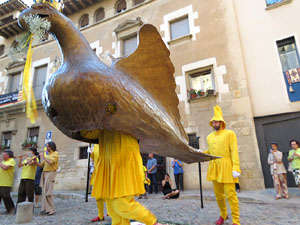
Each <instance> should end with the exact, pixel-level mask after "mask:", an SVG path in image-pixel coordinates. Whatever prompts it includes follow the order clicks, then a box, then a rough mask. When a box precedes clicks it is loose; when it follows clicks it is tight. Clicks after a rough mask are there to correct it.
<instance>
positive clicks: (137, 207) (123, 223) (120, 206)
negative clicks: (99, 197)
mask: <svg viewBox="0 0 300 225" xmlns="http://www.w3.org/2000/svg"><path fill="white" fill-rule="evenodd" d="M105 202H106V208H107V211H108V214H109V216H110V217H111V218H112V225H129V224H130V220H131V219H132V220H136V221H139V222H142V223H144V224H146V225H153V224H155V223H156V220H157V219H156V217H155V216H154V215H153V214H152V213H151V212H150V211H149V210H148V209H146V208H145V207H144V206H143V205H141V204H140V203H138V202H137V201H135V199H134V197H133V196H128V197H122V198H114V199H105Z"/></svg>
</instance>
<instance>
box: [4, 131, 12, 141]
mask: <svg viewBox="0 0 300 225" xmlns="http://www.w3.org/2000/svg"><path fill="white" fill-rule="evenodd" d="M11 136H12V133H11V132H5V133H3V139H5V140H11Z"/></svg>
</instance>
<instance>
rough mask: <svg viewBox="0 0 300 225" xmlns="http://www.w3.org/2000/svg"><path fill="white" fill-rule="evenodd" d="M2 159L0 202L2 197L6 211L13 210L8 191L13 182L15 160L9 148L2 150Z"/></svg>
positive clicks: (13, 206)
mask: <svg viewBox="0 0 300 225" xmlns="http://www.w3.org/2000/svg"><path fill="white" fill-rule="evenodd" d="M2 158H3V160H1V159H0V203H1V200H2V199H3V201H4V205H5V208H6V211H7V213H9V214H12V213H14V212H15V204H14V202H13V200H12V198H11V196H10V191H11V188H12V186H13V183H14V171H15V165H16V161H15V160H14V153H13V152H12V151H10V150H4V151H3V153H2Z"/></svg>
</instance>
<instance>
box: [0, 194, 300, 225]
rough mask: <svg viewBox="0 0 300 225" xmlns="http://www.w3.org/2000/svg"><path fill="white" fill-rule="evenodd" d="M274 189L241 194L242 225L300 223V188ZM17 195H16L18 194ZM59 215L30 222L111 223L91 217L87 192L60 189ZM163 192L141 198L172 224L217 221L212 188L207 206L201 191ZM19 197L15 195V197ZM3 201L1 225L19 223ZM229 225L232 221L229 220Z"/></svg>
mask: <svg viewBox="0 0 300 225" xmlns="http://www.w3.org/2000/svg"><path fill="white" fill-rule="evenodd" d="M273 194H274V192H273V190H272V189H268V190H263V191H242V193H239V199H240V212H241V224H242V225H256V224H257V225H258V224H259V225H271V224H272V225H276V224H277V225H296V224H300V214H299V212H300V204H299V203H300V190H298V189H296V188H294V189H290V195H291V198H290V199H289V200H286V199H281V200H274V198H273V197H274V196H273ZM14 196H15V194H14ZM55 196H56V198H55V205H56V207H57V214H56V215H54V216H40V215H39V212H40V208H38V209H36V210H35V212H34V214H35V216H34V219H33V221H32V222H31V223H29V225H38V224H39V225H41V224H43V225H44V224H51V225H71V224H72V225H83V224H101V225H104V224H109V223H110V218H109V217H108V218H107V219H106V221H105V222H99V223H91V222H90V219H91V218H93V217H95V216H96V215H97V209H96V203H95V200H94V199H93V198H90V199H89V202H88V203H85V202H84V192H59V193H56V194H55ZM161 196H162V195H161V194H157V195H149V199H145V200H144V199H143V200H140V201H141V203H142V204H144V205H145V206H147V207H148V208H149V209H150V210H151V211H152V212H153V213H155V214H156V215H157V217H158V219H159V221H161V222H169V223H170V224H172V223H175V224H198V225H209V224H214V221H215V220H216V218H217V217H218V215H219V214H218V209H217V204H216V202H215V199H214V195H213V193H212V192H210V191H206V192H204V196H205V199H204V209H201V207H200V197H199V193H198V192H196V191H186V192H184V193H183V194H182V195H181V197H180V198H179V199H177V200H162V199H161ZM14 200H15V197H14ZM4 212H5V209H4V205H3V203H2V204H1V205H0V224H1V225H11V224H15V215H5V214H4ZM225 224H232V221H231V219H229V220H228V221H227V222H226V223H225Z"/></svg>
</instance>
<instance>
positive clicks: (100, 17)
mask: <svg viewBox="0 0 300 225" xmlns="http://www.w3.org/2000/svg"><path fill="white" fill-rule="evenodd" d="M104 17H105V12H104V9H103V8H100V9H98V10H97V12H96V15H95V22H98V21H100V20H103V19H104Z"/></svg>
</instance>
